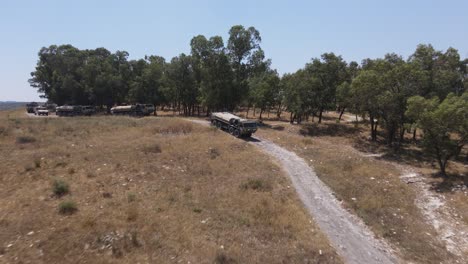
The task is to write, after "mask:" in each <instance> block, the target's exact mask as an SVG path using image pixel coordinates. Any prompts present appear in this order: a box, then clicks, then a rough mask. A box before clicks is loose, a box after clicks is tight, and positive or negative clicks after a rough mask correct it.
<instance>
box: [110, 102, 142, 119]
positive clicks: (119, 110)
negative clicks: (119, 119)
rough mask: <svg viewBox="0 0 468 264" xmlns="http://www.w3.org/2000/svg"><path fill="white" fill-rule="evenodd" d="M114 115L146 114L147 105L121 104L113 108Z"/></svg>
mask: <svg viewBox="0 0 468 264" xmlns="http://www.w3.org/2000/svg"><path fill="white" fill-rule="evenodd" d="M111 114H112V115H128V116H144V115H145V114H146V110H145V105H143V104H133V105H119V106H114V107H112V108H111Z"/></svg>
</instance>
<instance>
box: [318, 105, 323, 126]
mask: <svg viewBox="0 0 468 264" xmlns="http://www.w3.org/2000/svg"><path fill="white" fill-rule="evenodd" d="M322 113H323V107H321V108H320V113H319V120H318V122H319V124H320V123H322Z"/></svg>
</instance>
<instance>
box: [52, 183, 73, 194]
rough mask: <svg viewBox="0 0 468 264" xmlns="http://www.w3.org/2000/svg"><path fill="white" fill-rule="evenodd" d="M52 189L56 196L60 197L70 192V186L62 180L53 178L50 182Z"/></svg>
mask: <svg viewBox="0 0 468 264" xmlns="http://www.w3.org/2000/svg"><path fill="white" fill-rule="evenodd" d="M52 191H53V192H54V194H55V195H56V196H58V197H62V196H64V195H65V194H68V193H69V192H70V186H69V185H68V183H66V182H65V181H63V180H55V181H54V183H53V184H52Z"/></svg>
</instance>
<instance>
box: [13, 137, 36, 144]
mask: <svg viewBox="0 0 468 264" xmlns="http://www.w3.org/2000/svg"><path fill="white" fill-rule="evenodd" d="M34 142H36V138H35V137H31V136H18V137H16V143H17V144H28V143H34Z"/></svg>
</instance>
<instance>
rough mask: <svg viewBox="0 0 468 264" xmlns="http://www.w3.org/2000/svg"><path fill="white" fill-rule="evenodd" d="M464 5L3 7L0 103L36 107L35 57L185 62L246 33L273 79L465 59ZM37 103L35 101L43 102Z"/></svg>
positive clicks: (57, 3) (213, 2) (209, 2)
mask: <svg viewBox="0 0 468 264" xmlns="http://www.w3.org/2000/svg"><path fill="white" fill-rule="evenodd" d="M467 10H468V1H466V0H444V1H431V0H425V1H421V0H406V1H403V0H392V1H383V0H362V1H359V0H354V1H352V0H347V1H346V0H342V1H338V0H329V1H325V0H323V1H322V0H320V1H318V0H317V1H314V0H309V1H305V0H304V1H299V0H289V1H275V0H269V1H263V0H259V1H253V0H251V1H247V0H236V1H222V0H196V1H178V0H172V1H168V0H166V1H157V0H153V1H149V0H148V1H143V0H133V1H130V0H127V1H123V0H112V1H111V0H80V1H66V0H41V1H37V0H15V1H12V0H11V1H9V0H1V2H0V50H1V51H2V53H3V54H2V56H1V61H2V63H0V101H7V100H14V101H35V100H36V101H37V100H41V99H39V94H38V93H37V91H36V90H35V89H34V88H32V87H30V86H29V84H28V79H29V78H30V73H31V72H32V71H34V67H35V65H36V63H37V59H38V56H37V53H38V51H39V50H40V48H41V47H44V46H49V45H53V44H56V45H61V44H71V45H73V46H75V47H77V48H80V49H94V48H98V47H105V48H107V49H108V50H110V51H112V52H115V51H117V50H125V51H128V52H129V53H130V59H139V58H142V57H144V56H145V55H159V56H163V57H165V58H166V60H167V61H169V60H170V59H171V58H172V57H174V56H177V55H179V54H180V53H190V40H191V38H192V37H194V36H196V35H199V34H202V35H205V36H207V37H210V36H214V35H220V36H222V37H223V39H224V41H225V43H226V41H227V38H228V31H229V29H230V28H231V26H233V25H239V24H240V25H243V26H245V27H250V26H254V27H255V28H256V29H258V30H259V31H260V35H261V37H262V43H261V47H262V49H263V50H264V51H265V55H266V57H267V58H270V59H271V60H272V66H273V68H276V69H277V70H278V72H279V73H280V74H284V73H290V72H295V71H296V70H298V69H300V68H302V67H303V66H304V64H305V63H307V62H309V61H310V60H311V58H315V57H319V56H320V55H321V54H322V53H325V52H334V53H335V54H338V55H341V56H342V57H343V58H344V59H345V60H346V61H348V62H349V61H357V62H361V60H362V59H365V58H379V57H383V56H384V55H385V54H386V53H390V52H395V53H398V54H400V55H402V56H404V57H405V58H407V57H408V56H409V55H411V54H412V53H413V52H414V50H415V48H416V46H417V45H418V44H420V43H424V44H427V43H430V44H432V45H433V46H434V47H435V48H436V49H437V50H446V49H447V48H448V47H454V48H456V49H458V50H459V53H460V56H461V57H462V58H467V57H468V12H467ZM42 100H43V99H42Z"/></svg>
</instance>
